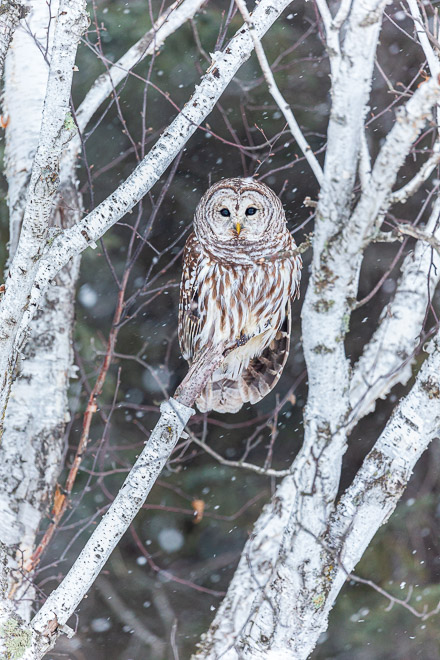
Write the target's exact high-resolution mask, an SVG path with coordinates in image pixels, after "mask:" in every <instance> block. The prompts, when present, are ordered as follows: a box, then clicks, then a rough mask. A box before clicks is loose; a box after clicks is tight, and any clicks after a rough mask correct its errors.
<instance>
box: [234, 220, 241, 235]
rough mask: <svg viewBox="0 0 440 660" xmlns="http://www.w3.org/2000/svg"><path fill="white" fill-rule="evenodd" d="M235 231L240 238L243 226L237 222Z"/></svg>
mask: <svg viewBox="0 0 440 660" xmlns="http://www.w3.org/2000/svg"><path fill="white" fill-rule="evenodd" d="M235 229H236V230H237V236H240V232H241V225H240V223H239V222H237V224H236V225H235Z"/></svg>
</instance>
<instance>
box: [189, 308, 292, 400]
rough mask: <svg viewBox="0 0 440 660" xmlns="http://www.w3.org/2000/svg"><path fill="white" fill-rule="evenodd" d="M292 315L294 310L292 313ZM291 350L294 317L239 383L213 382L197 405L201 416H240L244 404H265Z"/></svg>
mask: <svg viewBox="0 0 440 660" xmlns="http://www.w3.org/2000/svg"><path fill="white" fill-rule="evenodd" d="M289 311H290V310H289ZM289 347H290V315H289V314H288V315H287V317H286V320H285V323H284V324H283V327H282V329H280V330H279V331H278V332H277V334H276V336H275V339H273V340H272V342H271V343H270V345H269V346H267V348H265V350H264V351H263V352H262V354H261V355H259V356H257V357H254V358H252V360H251V361H250V363H249V365H248V367H247V368H246V369H244V370H243V371H242V373H241V375H240V376H238V378H237V379H236V380H231V379H228V378H224V379H223V380H217V381H210V382H209V383H208V384H207V386H206V387H205V389H204V390H203V392H202V393H201V395H200V396H199V398H198V399H197V401H196V405H197V408H198V409H199V410H200V412H208V411H209V410H216V411H217V412H222V413H227V412H229V413H236V412H238V411H239V410H240V408H241V407H242V406H243V404H244V403H248V402H249V403H257V402H258V401H261V399H262V398H263V397H265V396H266V394H268V393H269V392H270V391H271V390H272V389H273V388H274V387H275V385H276V384H277V383H278V380H279V378H280V376H281V373H282V371H283V368H284V365H285V364H286V360H287V357H288V355H289Z"/></svg>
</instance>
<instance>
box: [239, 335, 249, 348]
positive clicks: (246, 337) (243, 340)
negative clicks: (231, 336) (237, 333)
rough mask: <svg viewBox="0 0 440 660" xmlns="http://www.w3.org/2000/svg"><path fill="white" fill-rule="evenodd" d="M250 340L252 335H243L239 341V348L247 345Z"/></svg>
mask: <svg viewBox="0 0 440 660" xmlns="http://www.w3.org/2000/svg"><path fill="white" fill-rule="evenodd" d="M249 339H251V337H250V335H241V337H239V338H238V339H237V348H240V346H244V345H245V344H247V343H248V341H249Z"/></svg>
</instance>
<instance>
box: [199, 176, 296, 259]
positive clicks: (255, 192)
mask: <svg viewBox="0 0 440 660" xmlns="http://www.w3.org/2000/svg"><path fill="white" fill-rule="evenodd" d="M280 219H281V220H282V222H283V224H285V218H284V212H283V209H282V205H281V202H280V200H279V198H278V197H277V196H276V195H275V193H274V192H273V191H272V190H271V189H270V188H268V187H267V186H266V185H265V184H263V183H260V182H258V181H253V180H252V179H226V180H224V181H219V182H218V183H216V184H214V185H213V186H212V187H211V188H210V189H209V190H208V191H207V192H206V193H205V195H204V196H203V197H202V199H201V201H200V204H199V206H198V207H197V211H196V217H195V229H196V233H197V234H198V235H199V238H201V240H203V239H204V238H205V239H208V238H209V239H211V240H215V241H217V242H220V243H222V244H225V243H232V244H233V245H236V246H239V245H243V246H244V245H245V244H249V243H256V242H259V241H261V240H262V239H263V238H264V236H265V234H267V233H268V232H269V230H272V229H273V228H274V223H275V225H277V226H278V225H279V223H280Z"/></svg>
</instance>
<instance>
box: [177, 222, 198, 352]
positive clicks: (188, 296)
mask: <svg viewBox="0 0 440 660" xmlns="http://www.w3.org/2000/svg"><path fill="white" fill-rule="evenodd" d="M199 257H200V248H199V245H198V242H197V240H196V238H195V236H194V234H191V235H190V236H189V237H188V240H187V241H186V244H185V249H184V253H183V272H182V281H181V284H180V300H179V344H180V350H181V351H182V355H183V357H184V358H185V359H186V360H188V361H190V362H191V361H192V358H193V356H194V348H195V342H196V338H197V336H198V334H199V332H200V326H201V317H200V310H199V307H198V290H197V266H198V261H199Z"/></svg>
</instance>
